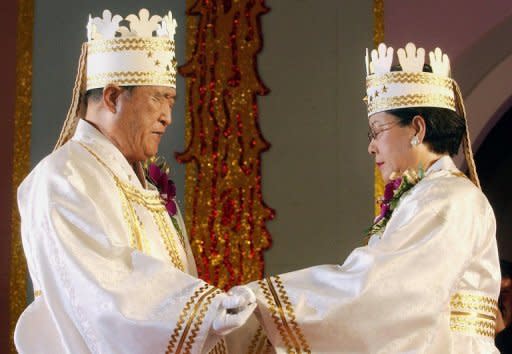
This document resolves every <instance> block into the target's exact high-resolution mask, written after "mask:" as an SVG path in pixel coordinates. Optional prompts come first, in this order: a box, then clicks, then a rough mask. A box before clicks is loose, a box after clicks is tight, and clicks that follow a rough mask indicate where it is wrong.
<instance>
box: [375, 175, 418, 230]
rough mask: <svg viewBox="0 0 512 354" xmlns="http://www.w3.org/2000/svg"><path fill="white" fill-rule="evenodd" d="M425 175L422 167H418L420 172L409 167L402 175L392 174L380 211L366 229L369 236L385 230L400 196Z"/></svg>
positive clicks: (385, 189) (385, 188) (381, 201)
mask: <svg viewBox="0 0 512 354" xmlns="http://www.w3.org/2000/svg"><path fill="white" fill-rule="evenodd" d="M423 177H425V173H424V171H423V168H421V167H420V168H419V169H418V172H416V171H415V170H411V169H408V170H405V172H404V173H402V174H401V175H398V174H397V173H395V172H393V173H392V174H391V176H390V177H389V182H388V183H387V184H386V186H385V187H384V196H383V197H382V198H381V200H380V213H379V215H377V217H376V218H375V220H374V221H373V225H372V226H370V227H369V228H368V229H367V230H366V237H367V238H369V237H370V236H371V235H374V234H377V233H381V232H383V231H384V229H385V228H386V225H387V223H388V221H389V219H391V215H392V214H393V211H394V210H395V209H396V207H397V205H398V202H399V201H400V198H401V197H402V196H403V195H404V193H405V192H407V191H408V190H410V189H411V188H412V187H414V186H415V185H416V184H417V183H418V182H419V181H421V180H422V179H423Z"/></svg>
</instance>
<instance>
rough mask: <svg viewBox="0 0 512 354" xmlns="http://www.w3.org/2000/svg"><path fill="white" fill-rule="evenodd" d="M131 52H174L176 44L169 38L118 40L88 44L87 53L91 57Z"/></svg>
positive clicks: (97, 41)
mask: <svg viewBox="0 0 512 354" xmlns="http://www.w3.org/2000/svg"><path fill="white" fill-rule="evenodd" d="M129 50H133V51H136V50H140V51H153V52H157V51H162V52H174V51H175V42H174V41H172V40H170V39H169V38H116V39H106V40H96V41H92V42H88V43H87V53H88V54H89V55H91V54H95V53H105V52H124V51H129Z"/></svg>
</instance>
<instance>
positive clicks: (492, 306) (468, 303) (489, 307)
mask: <svg viewBox="0 0 512 354" xmlns="http://www.w3.org/2000/svg"><path fill="white" fill-rule="evenodd" d="M450 307H451V310H452V312H453V311H463V312H464V311H466V312H478V313H482V314H484V315H487V316H491V317H492V318H493V319H495V318H496V313H497V312H498V301H496V300H494V299H493V298H492V297H489V296H481V295H474V294H464V293H456V294H454V295H452V297H451V299H450Z"/></svg>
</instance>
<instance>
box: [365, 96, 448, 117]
mask: <svg viewBox="0 0 512 354" xmlns="http://www.w3.org/2000/svg"><path fill="white" fill-rule="evenodd" d="M421 106H427V107H429V106H434V107H446V108H449V109H452V110H455V99H454V98H453V97H450V96H445V95H439V94H413V95H404V96H395V97H385V98H376V99H373V100H372V101H369V102H368V115H372V114H373V113H376V112H382V111H387V110H389V109H394V108H401V107H421Z"/></svg>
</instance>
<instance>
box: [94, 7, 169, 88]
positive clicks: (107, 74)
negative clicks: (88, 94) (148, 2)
mask: <svg viewBox="0 0 512 354" xmlns="http://www.w3.org/2000/svg"><path fill="white" fill-rule="evenodd" d="M176 27H177V23H176V20H175V19H174V18H173V17H172V13H171V12H170V11H169V12H168V13H167V14H166V15H165V16H164V17H161V16H158V15H153V16H151V15H150V13H149V11H148V10H147V9H141V10H140V11H139V13H138V16H137V15H133V14H132V15H128V16H126V18H123V17H121V16H120V15H114V16H113V15H112V12H110V11H109V10H104V11H103V16H102V17H94V18H93V17H91V16H89V21H88V24H87V38H88V42H87V65H86V71H87V74H86V75H87V76H86V83H87V84H86V87H87V90H90V89H94V88H101V87H105V86H106V85H108V84H110V83H113V84H117V85H120V86H140V85H158V86H170V87H176V65H177V63H176V57H175V42H174V35H175V34H176Z"/></svg>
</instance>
